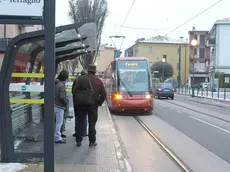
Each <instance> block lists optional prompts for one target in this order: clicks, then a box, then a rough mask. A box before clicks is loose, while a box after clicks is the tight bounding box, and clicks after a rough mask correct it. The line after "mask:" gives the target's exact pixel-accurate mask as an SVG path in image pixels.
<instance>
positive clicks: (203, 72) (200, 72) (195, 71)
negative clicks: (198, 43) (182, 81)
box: [189, 68, 209, 74]
mask: <svg viewBox="0 0 230 172" xmlns="http://www.w3.org/2000/svg"><path fill="white" fill-rule="evenodd" d="M189 73H193V68H190V69H189ZM194 73H195V74H208V73H209V71H208V70H207V69H205V70H198V69H196V68H195V69H194Z"/></svg>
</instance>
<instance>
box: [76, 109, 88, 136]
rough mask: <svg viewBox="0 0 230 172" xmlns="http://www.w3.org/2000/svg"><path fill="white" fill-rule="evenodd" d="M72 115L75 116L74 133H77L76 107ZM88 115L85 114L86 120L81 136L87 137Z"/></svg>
mask: <svg viewBox="0 0 230 172" xmlns="http://www.w3.org/2000/svg"><path fill="white" fill-rule="evenodd" d="M74 115H75V133H76V132H77V124H78V119H77V116H76V115H77V111H76V107H74ZM87 119H88V115H87V114H86V118H85V121H84V130H83V135H87V123H88V120H87Z"/></svg>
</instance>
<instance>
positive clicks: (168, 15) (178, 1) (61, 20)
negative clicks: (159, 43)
mask: <svg viewBox="0 0 230 172" xmlns="http://www.w3.org/2000/svg"><path fill="white" fill-rule="evenodd" d="M218 1H219V0H192V1H188V0H160V1H159V0H136V2H135V4H134V6H133V8H132V11H131V13H130V15H129V17H128V19H127V21H126V22H125V24H124V26H125V27H134V28H146V29H152V30H138V29H128V28H122V30H121V32H120V33H119V35H121V36H125V37H126V39H125V40H124V43H123V46H122V50H124V49H126V48H128V47H130V46H131V45H133V44H134V42H135V40H136V39H138V38H142V37H145V38H150V37H154V36H157V35H165V34H166V33H168V32H169V31H170V30H172V29H174V28H176V27H177V26H178V25H180V24H182V23H184V22H185V21H187V20H188V19H190V18H191V17H193V16H195V15H196V14H198V13H200V12H201V11H203V10H204V9H206V8H207V7H209V6H211V5H212V4H214V3H215V2H218ZM56 2H57V8H56V25H57V26H59V25H64V24H69V23H70V20H69V18H68V0H57V1H56ZM132 2H133V0H108V3H109V12H110V14H109V17H108V18H107V20H106V24H105V26H104V29H103V36H102V43H109V44H112V41H111V40H110V39H109V38H108V37H109V36H111V35H116V34H118V31H119V30H120V27H119V25H122V23H123V21H124V19H125V17H126V15H127V13H128V10H129V8H130V6H131V4H132ZM189 3H190V4H189ZM229 7H230V0H222V1H221V2H220V3H219V4H217V5H216V6H214V7H212V8H211V9H209V10H208V11H206V12H205V13H203V14H201V15H200V16H198V17H197V18H195V19H193V20H192V21H190V22H189V23H187V24H186V25H184V26H182V27H180V28H178V29H177V30H175V31H173V32H171V33H170V34H168V36H169V37H172V38H179V37H180V36H183V37H184V38H188V31H189V30H191V29H192V27H193V26H195V27H196V29H197V30H210V29H211V27H212V25H213V23H214V22H215V21H216V20H218V19H222V18H227V17H230V13H229ZM115 43H116V46H117V48H120V45H121V39H120V40H119V39H117V40H116V42H115Z"/></svg>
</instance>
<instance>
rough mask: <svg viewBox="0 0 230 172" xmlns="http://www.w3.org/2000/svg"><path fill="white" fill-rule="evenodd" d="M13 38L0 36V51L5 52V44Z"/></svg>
mask: <svg viewBox="0 0 230 172" xmlns="http://www.w3.org/2000/svg"><path fill="white" fill-rule="evenodd" d="M12 39H13V38H0V52H5V51H6V48H7V46H8V45H9V43H10V41H11V40H12Z"/></svg>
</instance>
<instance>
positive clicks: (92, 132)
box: [74, 65, 106, 147]
mask: <svg viewBox="0 0 230 172" xmlns="http://www.w3.org/2000/svg"><path fill="white" fill-rule="evenodd" d="M95 74H96V66H95V65H89V68H88V74H87V75H85V76H80V77H79V78H78V79H77V80H76V83H75V86H74V95H75V96H76V95H77V94H78V91H80V90H90V89H91V86H90V82H89V81H91V84H92V87H93V91H94V96H93V99H94V100H95V104H82V103H80V102H76V101H75V107H76V111H77V116H76V117H77V120H78V125H77V130H76V142H77V146H78V147H80V146H81V142H82V137H83V136H82V135H83V129H84V121H85V118H86V113H88V121H89V146H90V147H92V146H96V145H97V143H96V128H95V126H96V122H97V119H98V106H101V105H102V104H103V102H104V101H105V98H106V91H105V87H104V85H103V83H102V81H101V79H99V78H98V77H96V76H95Z"/></svg>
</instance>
